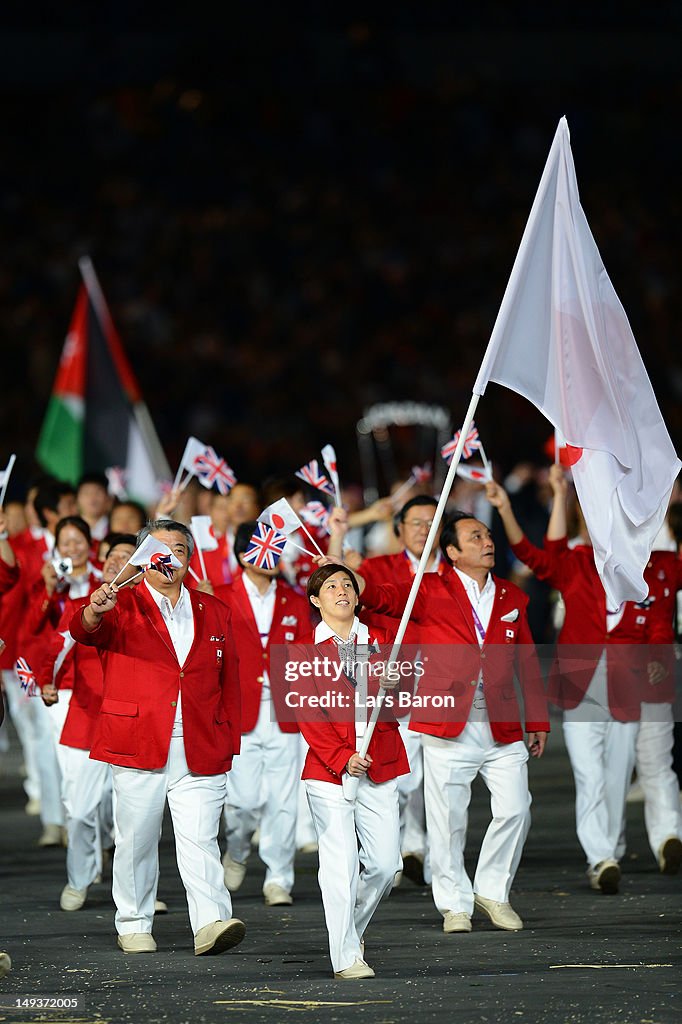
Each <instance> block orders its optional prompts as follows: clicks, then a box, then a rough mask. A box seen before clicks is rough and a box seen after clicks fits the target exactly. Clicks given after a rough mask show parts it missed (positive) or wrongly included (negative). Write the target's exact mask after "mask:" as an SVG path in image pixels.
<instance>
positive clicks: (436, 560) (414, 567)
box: [404, 548, 461, 575]
mask: <svg viewBox="0 0 682 1024" xmlns="http://www.w3.org/2000/svg"><path fill="white" fill-rule="evenodd" d="M404 550H405V554H406V555H407V557H408V559H409V562H410V565H411V567H412V571H413V573H416V572H417V569H418V567H419V562H420V559H419V558H417V556H416V555H413V554H412V552H411V551H408V550H407V548H405V549H404ZM440 559H441V554H440V551H438V550H437V549H436V557H435V558H434V560H433V562H432V563H431V568H430V569H429V568H427V569H425V570H424V571H425V572H438V567H439V566H440ZM460 575H461V574H460Z"/></svg>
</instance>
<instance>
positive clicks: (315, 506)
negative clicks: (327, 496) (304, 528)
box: [301, 501, 329, 533]
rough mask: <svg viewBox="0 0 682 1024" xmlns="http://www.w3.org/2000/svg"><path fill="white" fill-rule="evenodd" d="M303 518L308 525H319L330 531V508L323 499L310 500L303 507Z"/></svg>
mask: <svg viewBox="0 0 682 1024" xmlns="http://www.w3.org/2000/svg"><path fill="white" fill-rule="evenodd" d="M301 519H302V520H303V522H304V523H307V524H308V526H317V527H319V528H321V529H323V530H326V531H327V533H328V532H329V529H328V527H329V509H328V508H327V506H326V505H325V504H323V503H322V502H321V501H309V502H308V503H307V505H304V506H303V508H302V509H301Z"/></svg>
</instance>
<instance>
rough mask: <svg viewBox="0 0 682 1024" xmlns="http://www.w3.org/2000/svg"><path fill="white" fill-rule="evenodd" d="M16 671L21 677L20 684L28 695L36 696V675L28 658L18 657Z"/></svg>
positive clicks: (19, 677)
mask: <svg viewBox="0 0 682 1024" xmlns="http://www.w3.org/2000/svg"><path fill="white" fill-rule="evenodd" d="M14 671H15V672H16V674H17V677H18V679H19V685H20V686H21V689H22V690H23V691H24V693H25V694H26V696H27V697H35V696H36V695H37V682H36V676H35V672H34V671H33V669H32V668H31V666H30V665H29V663H28V662H27V661H26V658H17V660H16V664H15V666H14Z"/></svg>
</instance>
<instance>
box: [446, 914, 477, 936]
mask: <svg viewBox="0 0 682 1024" xmlns="http://www.w3.org/2000/svg"><path fill="white" fill-rule="evenodd" d="M443 931H444V932H445V934H446V935H451V934H453V933H454V932H470V931H471V917H470V915H469V914H467V912H466V910H462V911H460V912H457V911H454V910H448V911H446V913H445V916H444V917H443Z"/></svg>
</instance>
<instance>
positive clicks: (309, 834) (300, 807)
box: [296, 734, 317, 850]
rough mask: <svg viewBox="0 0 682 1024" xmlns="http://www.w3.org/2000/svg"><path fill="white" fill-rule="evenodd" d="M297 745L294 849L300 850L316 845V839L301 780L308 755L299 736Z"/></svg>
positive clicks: (301, 737)
mask: <svg viewBox="0 0 682 1024" xmlns="http://www.w3.org/2000/svg"><path fill="white" fill-rule="evenodd" d="M298 743H299V748H298V773H297V777H298V779H299V781H298V783H297V793H298V796H297V806H296V849H297V850H300V849H301V847H302V846H308V845H309V844H310V843H316V842H317V838H316V836H315V826H314V825H313V819H312V816H311V814H310V807H309V805H308V794H307V792H306V788H305V782H304V781H303V779H302V778H301V772H302V771H303V765H304V763H305V759H306V755H307V753H308V744H307V743H306V741H305V739H304V738H303V736H302V735H300V734H299V740H298Z"/></svg>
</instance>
